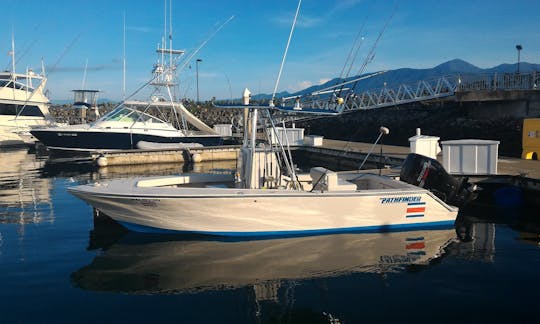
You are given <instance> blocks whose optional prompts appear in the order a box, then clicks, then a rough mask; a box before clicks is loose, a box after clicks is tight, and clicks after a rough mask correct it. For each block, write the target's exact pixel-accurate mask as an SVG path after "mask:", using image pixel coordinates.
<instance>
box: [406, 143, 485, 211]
mask: <svg viewBox="0 0 540 324" xmlns="http://www.w3.org/2000/svg"><path fill="white" fill-rule="evenodd" d="M399 177H400V180H401V181H403V182H406V183H409V184H412V185H415V186H417V187H420V188H425V189H427V190H429V191H431V192H433V193H434V194H435V195H436V196H437V197H439V198H440V199H441V200H442V201H444V202H446V203H448V204H450V205H453V206H457V207H461V206H463V205H465V204H467V203H469V202H471V201H473V200H474V199H476V197H477V195H478V194H477V193H476V191H477V190H478V187H477V186H476V185H475V184H471V183H469V181H468V180H469V179H468V178H467V177H460V178H457V177H454V176H452V175H450V174H448V172H446V170H445V169H444V167H443V166H442V165H441V164H440V163H439V161H437V160H435V159H432V158H429V157H427V156H424V155H420V154H416V153H411V154H409V155H407V158H406V159H405V162H403V165H402V166H401V172H400V175H399Z"/></svg>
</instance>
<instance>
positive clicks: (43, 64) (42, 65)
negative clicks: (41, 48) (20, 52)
mask: <svg viewBox="0 0 540 324" xmlns="http://www.w3.org/2000/svg"><path fill="white" fill-rule="evenodd" d="M41 76H45V61H44V60H43V56H42V57H41Z"/></svg>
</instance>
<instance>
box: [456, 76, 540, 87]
mask: <svg viewBox="0 0 540 324" xmlns="http://www.w3.org/2000/svg"><path fill="white" fill-rule="evenodd" d="M457 78H458V79H457V83H458V85H457V91H478V90H491V91H494V90H537V89H538V86H539V85H540V84H539V82H540V73H538V72H537V71H533V72H529V73H490V74H464V75H458V76H457Z"/></svg>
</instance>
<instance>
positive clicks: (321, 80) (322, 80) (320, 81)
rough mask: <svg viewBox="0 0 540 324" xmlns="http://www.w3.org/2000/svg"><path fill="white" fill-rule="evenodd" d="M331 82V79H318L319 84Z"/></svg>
mask: <svg viewBox="0 0 540 324" xmlns="http://www.w3.org/2000/svg"><path fill="white" fill-rule="evenodd" d="M330 80H332V79H331V78H322V79H319V84H323V83H326V82H328V81H330Z"/></svg>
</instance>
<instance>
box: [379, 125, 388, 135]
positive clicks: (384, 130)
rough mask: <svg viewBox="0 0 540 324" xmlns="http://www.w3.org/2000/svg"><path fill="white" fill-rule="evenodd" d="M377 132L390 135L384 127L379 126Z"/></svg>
mask: <svg viewBox="0 0 540 324" xmlns="http://www.w3.org/2000/svg"><path fill="white" fill-rule="evenodd" d="M379 131H380V132H381V133H382V134H384V135H388V134H390V130H389V129H388V128H387V127H384V126H381V128H379Z"/></svg>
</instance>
